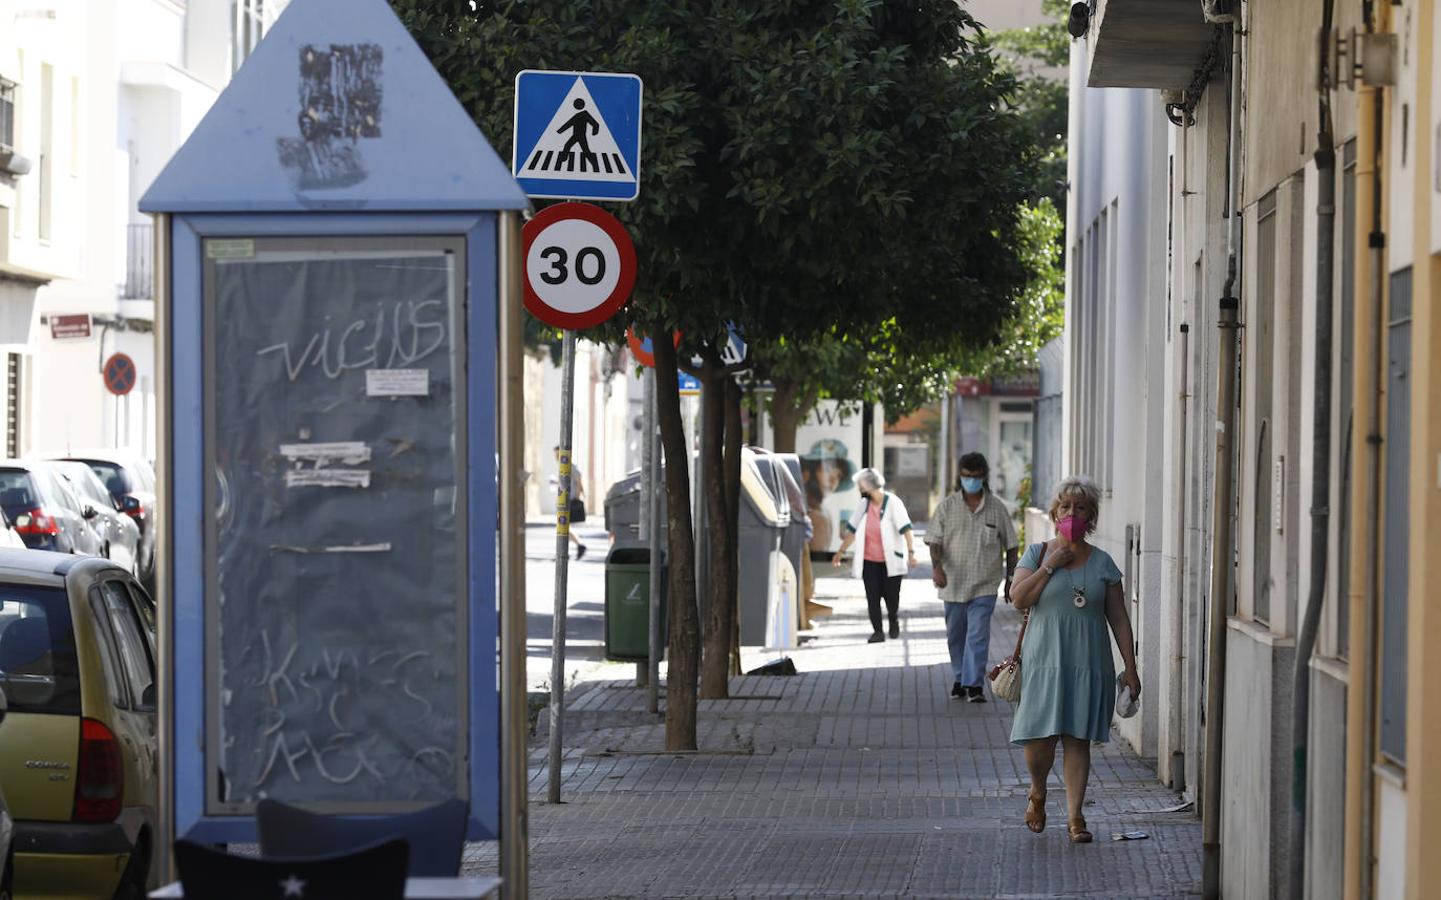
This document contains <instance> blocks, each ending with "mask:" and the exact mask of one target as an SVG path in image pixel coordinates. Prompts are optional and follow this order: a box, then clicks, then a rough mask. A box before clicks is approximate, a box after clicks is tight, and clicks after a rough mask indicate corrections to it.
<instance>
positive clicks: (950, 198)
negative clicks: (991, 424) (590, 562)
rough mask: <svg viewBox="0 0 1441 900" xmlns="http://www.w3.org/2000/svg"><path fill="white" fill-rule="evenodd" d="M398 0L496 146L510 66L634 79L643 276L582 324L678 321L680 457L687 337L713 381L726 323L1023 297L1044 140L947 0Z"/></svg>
mask: <svg viewBox="0 0 1441 900" xmlns="http://www.w3.org/2000/svg"><path fill="white" fill-rule="evenodd" d="M391 2H392V5H393V6H394V8H395V9H396V10H397V12H398V13H399V14H400V15H401V18H402V19H403V20H404V21H405V22H406V24H407V26H408V27H409V28H410V30H411V32H412V34H414V35H415V37H416V38H417V40H418V41H419V43H420V44H421V46H422V47H423V48H424V50H425V51H426V53H427V55H428V56H429V57H430V59H431V61H432V62H433V63H434V64H435V66H436V68H437V69H438V70H439V71H440V73H441V75H442V76H443V77H444V78H445V79H446V81H447V82H448V83H449V84H450V86H451V88H452V90H453V91H454V92H455V94H456V95H457V97H459V99H460V101H461V103H462V104H464V105H465V107H466V108H467V109H468V110H469V111H470V112H471V114H472V115H473V116H474V118H475V120H476V122H477V123H478V124H479V125H480V127H481V130H482V131H483V132H484V133H485V135H486V136H487V137H488V138H489V139H490V141H491V142H492V144H493V145H494V146H496V147H497V148H499V149H500V150H501V151H502V153H505V152H508V150H509V146H510V139H511V121H510V118H511V115H512V106H513V83H514V78H515V75H516V73H517V72H519V71H520V70H522V69H569V70H583V71H584V70H589V71H615V72H633V73H636V74H638V75H640V76H641V77H642V78H643V79H644V81H645V85H646V88H645V90H646V96H645V111H644V122H645V133H644V136H643V150H642V160H641V167H640V173H641V191H640V197H639V199H638V200H637V201H636V202H634V203H629V204H624V205H619V206H618V207H613V208H614V209H615V211H616V213H617V215H618V216H619V217H620V219H621V220H622V221H623V222H624V223H625V224H626V225H627V227H628V228H629V230H630V233H631V236H632V238H633V240H634V242H635V245H636V251H637V258H638V262H639V278H638V281H637V284H636V290H635V293H634V296H633V299H632V301H631V303H630V305H629V306H628V307H627V308H626V310H625V311H624V312H623V313H622V314H621V315H618V316H617V317H616V318H615V319H613V320H612V321H611V322H610V323H607V324H606V325H604V326H601V327H599V328H597V329H594V330H593V332H592V333H590V334H589V335H588V336H590V337H594V338H597V339H600V340H605V341H610V342H615V341H617V340H619V338H620V334H621V332H622V330H623V329H624V328H625V327H626V326H627V325H634V326H635V327H636V329H637V331H640V332H642V333H646V334H651V335H652V336H659V335H669V333H670V332H671V330H672V329H679V330H681V331H682V332H684V334H685V336H686V343H685V344H683V345H682V348H681V352H680V353H679V354H678V355H677V354H672V353H670V352H668V351H667V350H665V349H663V347H662V348H660V349H658V350H657V354H656V356H657V364H658V365H657V378H658V380H659V382H660V384H661V385H662V388H663V389H662V391H661V392H660V396H661V403H660V407H659V410H658V412H659V414H660V421H661V428H662V432H663V439H665V441H666V447H667V453H668V455H674V454H676V453H681V454H684V453H685V452H686V451H685V448H684V445H683V444H682V443H681V438H680V414H679V405H678V398H677V397H676V396H675V394H674V391H673V390H672V389H671V388H672V387H673V385H674V378H675V366H676V365H677V356H678V357H679V359H680V360H686V359H689V358H690V356H691V355H692V354H693V353H698V354H699V355H700V356H701V358H702V359H703V360H705V365H704V366H703V371H702V373H701V374H702V376H703V377H702V380H703V382H704V383H707V384H715V383H716V375H717V371H716V370H717V368H718V366H719V357H718V354H717V352H716V350H717V347H718V346H719V342H720V341H721V340H722V339H723V338H724V334H725V323H727V322H735V323H738V324H740V325H741V326H742V327H744V328H745V330H746V333H747V334H748V335H753V336H756V338H755V339H756V340H762V341H763V340H776V339H779V338H780V337H782V336H784V338H785V339H786V340H794V341H807V340H814V339H818V338H822V339H823V338H824V337H825V336H828V335H829V336H834V337H836V338H838V339H840V340H841V341H842V344H843V346H849V345H851V344H858V345H859V346H861V347H863V348H864V350H865V352H867V353H872V352H876V351H877V349H878V348H885V347H894V348H904V349H905V350H906V351H907V352H908V353H910V354H911V355H913V356H915V357H917V358H922V357H938V356H942V355H944V354H946V353H950V352H953V349H954V348H955V346H956V345H957V343H958V342H959V343H961V344H963V345H964V346H966V347H970V348H980V347H982V346H984V345H986V344H988V343H990V342H991V341H993V340H994V339H995V338H996V337H997V336H998V335H999V334H1000V333H1001V332H1002V330H1003V328H1004V327H1005V324H1006V322H1007V321H1008V320H1009V319H1010V317H1011V315H1012V310H1013V309H1014V307H1015V305H1016V303H1017V301H1018V300H1019V299H1020V298H1021V297H1022V296H1023V292H1024V288H1025V284H1026V281H1027V275H1028V273H1027V271H1026V267H1025V266H1026V264H1025V261H1024V260H1023V259H1022V257H1021V254H1020V253H1018V252H1017V248H1018V246H1019V245H1020V243H1021V237H1020V235H1021V229H1022V227H1023V223H1024V220H1025V217H1024V216H1023V215H1022V213H1021V201H1022V200H1023V199H1024V198H1025V197H1026V196H1027V195H1028V194H1029V193H1030V192H1031V191H1032V189H1033V186H1034V184H1035V182H1036V179H1037V177H1038V176H1037V157H1038V153H1037V151H1036V149H1035V146H1034V140H1033V137H1032V134H1031V132H1030V131H1029V130H1028V129H1027V127H1026V126H1025V124H1024V123H1023V122H1022V121H1021V119H1020V118H1019V117H1018V116H1017V115H1016V112H1015V110H1014V108H1013V100H1014V95H1015V92H1016V91H1017V81H1016V79H1015V76H1014V74H1013V73H1012V72H1011V71H1010V70H1009V69H1008V68H1006V67H1005V66H1004V65H1003V64H1002V63H1000V62H999V61H998V59H997V58H996V56H995V55H994V54H993V52H992V49H991V47H990V46H989V44H988V43H987V42H986V41H985V39H984V37H983V36H982V35H981V34H980V32H979V30H978V29H977V27H976V23H975V22H974V20H973V19H972V18H971V16H970V15H969V14H968V13H967V12H966V11H965V10H964V9H963V8H962V7H961V6H960V5H959V4H957V3H956V2H955V0H766V2H764V3H758V2H755V0H527V2H520V0H476V2H475V3H474V4H473V5H471V4H468V3H464V2H459V0H391ZM661 343H662V344H664V342H661ZM912 380H914V379H912ZM668 471H672V472H676V473H679V472H683V471H684V468H683V467H674V466H673V467H668ZM712 480H715V479H712ZM668 491H669V509H670V511H671V515H672V519H673V520H674V518H675V517H676V516H678V515H682V514H684V513H685V511H687V510H688V509H689V498H688V495H687V492H686V489H685V485H684V484H682V483H681V481H680V480H679V479H677V480H675V481H673V482H672V483H671V484H670V485H669V486H668ZM708 505H710V506H711V508H713V509H714V508H717V506H718V505H717V504H714V503H710V502H709V501H708ZM732 506H733V504H732ZM734 512H735V510H734V509H733V508H732V509H729V511H728V513H729V514H730V515H734ZM670 534H671V536H672V545H671V560H672V564H671V572H672V581H671V604H672V610H673V615H672V629H671V641H670V644H669V646H670V654H671V658H670V662H669V681H668V685H667V691H668V697H669V702H668V704H667V746H668V747H671V748H672V749H683V748H685V747H687V746H689V747H694V745H695V744H694V741H695V727H694V716H695V704H694V699H693V694H692V693H691V689H692V683H693V681H694V670H693V669H691V668H688V667H689V666H691V660H692V659H693V656H692V655H691V652H690V651H691V649H692V648H691V645H690V641H691V640H692V636H691V634H690V631H691V630H693V629H694V628H695V619H694V601H695V595H694V585H693V583H692V582H688V581H686V580H685V577H684V573H685V572H687V571H692V572H693V571H694V567H693V566H692V564H691V562H692V559H693V554H694V547H693V545H692V544H691V543H690V541H689V537H688V530H686V529H681V528H672V529H671V530H670ZM721 555H722V556H723V555H724V554H723V553H722V554H721ZM713 558H714V557H713ZM713 568H714V566H713ZM732 600H733V598H732ZM675 611H679V612H680V613H681V614H682V615H681V616H679V617H678V616H676V615H675V614H674V612H675ZM709 655H710V654H709V653H708V656H709ZM687 715H688V716H689V722H688V723H687V722H686V721H684V720H683V719H684V717H685V716H687ZM687 732H688V734H687Z"/></svg>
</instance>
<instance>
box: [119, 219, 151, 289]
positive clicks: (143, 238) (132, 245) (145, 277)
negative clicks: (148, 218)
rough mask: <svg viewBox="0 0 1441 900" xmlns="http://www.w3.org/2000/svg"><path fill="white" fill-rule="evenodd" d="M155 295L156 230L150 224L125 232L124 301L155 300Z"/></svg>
mask: <svg viewBox="0 0 1441 900" xmlns="http://www.w3.org/2000/svg"><path fill="white" fill-rule="evenodd" d="M154 293H155V229H154V228H153V227H152V226H151V225H150V224H149V223H148V222H142V223H139V224H131V225H127V226H126V230H125V281H124V283H123V284H121V286H120V299H122V300H153V299H154Z"/></svg>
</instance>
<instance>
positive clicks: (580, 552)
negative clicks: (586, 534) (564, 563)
mask: <svg viewBox="0 0 1441 900" xmlns="http://www.w3.org/2000/svg"><path fill="white" fill-rule="evenodd" d="M582 556H585V544H577V545H576V547H575V558H576V559H580V558H581V557H582Z"/></svg>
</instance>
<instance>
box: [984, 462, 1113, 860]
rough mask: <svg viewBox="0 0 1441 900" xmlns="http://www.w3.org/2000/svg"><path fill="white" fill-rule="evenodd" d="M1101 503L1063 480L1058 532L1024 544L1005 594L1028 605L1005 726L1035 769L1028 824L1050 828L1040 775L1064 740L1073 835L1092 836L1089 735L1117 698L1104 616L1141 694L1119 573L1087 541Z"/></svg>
mask: <svg viewBox="0 0 1441 900" xmlns="http://www.w3.org/2000/svg"><path fill="white" fill-rule="evenodd" d="M1100 506H1101V492H1100V490H1099V489H1097V487H1096V486H1095V484H1093V483H1092V482H1091V481H1090V480H1089V479H1086V478H1074V477H1073V478H1067V479H1066V480H1064V481H1062V482H1061V484H1060V486H1059V487H1058V488H1057V489H1056V496H1055V499H1054V500H1052V501H1051V520H1052V521H1053V522H1055V523H1056V530H1057V531H1058V532H1059V534H1060V536H1059V537H1058V538H1056V539H1055V540H1052V541H1049V542H1047V543H1046V544H1034V545H1032V546H1030V547H1028V548H1027V549H1026V553H1025V555H1024V556H1022V557H1021V561H1020V563H1019V564H1018V565H1017V566H1016V574H1015V581H1014V582H1013V583H1012V585H1011V601H1012V602H1013V603H1014V604H1015V605H1016V608H1017V609H1021V610H1027V609H1028V610H1030V613H1031V617H1030V621H1029V623H1028V624H1027V626H1026V637H1025V643H1024V644H1023V645H1022V647H1021V700H1020V703H1019V704H1017V706H1016V718H1015V722H1014V723H1013V724H1012V725H1011V743H1014V744H1021V745H1022V746H1023V747H1025V751H1026V768H1027V769H1028V770H1030V774H1031V789H1030V792H1029V793H1028V795H1027V802H1026V826H1027V827H1028V828H1030V829H1031V830H1032V831H1034V832H1036V833H1037V834H1039V833H1040V832H1041V831H1042V830H1043V829H1044V828H1045V827H1046V780H1047V778H1049V777H1050V774H1051V767H1052V766H1054V765H1055V762H1056V744H1057V743H1060V744H1061V746H1062V747H1064V748H1065V760H1064V764H1063V770H1062V772H1063V780H1064V781H1065V784H1066V807H1067V812H1068V814H1069V822H1068V823H1067V831H1068V832H1069V834H1070V838H1071V842H1072V843H1076V844H1086V843H1090V842H1091V840H1092V837H1091V832H1090V831H1088V830H1087V829H1086V820H1085V817H1084V816H1082V815H1081V804H1082V803H1083V802H1084V801H1085V799H1086V781H1087V780H1088V779H1089V778H1090V774H1091V742H1092V741H1105V740H1109V739H1110V736H1111V714H1112V712H1113V711H1114V707H1115V703H1116V697H1115V691H1116V674H1115V665H1114V663H1113V662H1112V656H1111V635H1110V634H1108V633H1107V626H1108V625H1109V626H1110V632H1111V633H1113V634H1114V635H1115V637H1116V644H1117V646H1118V647H1119V648H1120V651H1121V660H1122V662H1123V663H1124V664H1125V670H1124V672H1123V674H1122V676H1121V677H1122V680H1123V681H1124V682H1125V683H1127V684H1128V685H1129V686H1130V688H1131V694H1132V696H1134V697H1139V696H1140V694H1141V679H1140V678H1139V677H1138V676H1137V674H1136V656H1135V649H1134V648H1135V644H1134V639H1133V637H1132V633H1131V617H1130V614H1129V613H1128V612H1127V611H1126V602H1125V593H1124V592H1123V591H1122V589H1121V572H1120V570H1119V569H1117V568H1116V563H1115V561H1113V560H1112V559H1111V557H1110V555H1109V554H1107V553H1106V551H1104V550H1101V549H1100V548H1098V547H1093V546H1091V545H1090V544H1089V543H1087V542H1086V536H1087V535H1089V534H1090V533H1091V532H1093V531H1095V529H1096V520H1097V518H1098V516H1099V513H1100ZM1043 551H1044V552H1043Z"/></svg>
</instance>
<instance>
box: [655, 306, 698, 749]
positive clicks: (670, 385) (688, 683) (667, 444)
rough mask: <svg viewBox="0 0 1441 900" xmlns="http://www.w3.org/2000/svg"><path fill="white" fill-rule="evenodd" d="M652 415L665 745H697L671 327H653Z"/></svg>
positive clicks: (684, 459) (691, 566)
mask: <svg viewBox="0 0 1441 900" xmlns="http://www.w3.org/2000/svg"><path fill="white" fill-rule="evenodd" d="M651 346H652V347H654V348H655V382H656V415H657V418H659V420H660V436H661V444H662V446H663V447H664V448H665V461H666V466H665V486H666V525H667V529H668V531H667V533H668V537H669V542H670V552H669V555H668V560H669V564H670V582H669V597H670V600H669V603H670V616H669V618H670V629H669V634H668V635H667V640H666V704H665V748H666V749H667V750H694V749H696V670H697V669H698V668H699V656H700V616H699V614H698V613H697V611H696V602H695V601H696V596H695V535H694V533H693V532H692V531H691V521H690V517H691V510H690V475H689V474H688V470H689V467H690V452H689V449H688V448H687V447H686V440H685V429H684V428H683V427H682V424H681V415H680V386H679V385H678V384H677V383H676V375H677V370H676V353H675V346H674V345H673V344H672V343H671V335H670V329H668V328H657V329H656V331H655V334H654V335H652V339H651Z"/></svg>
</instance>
